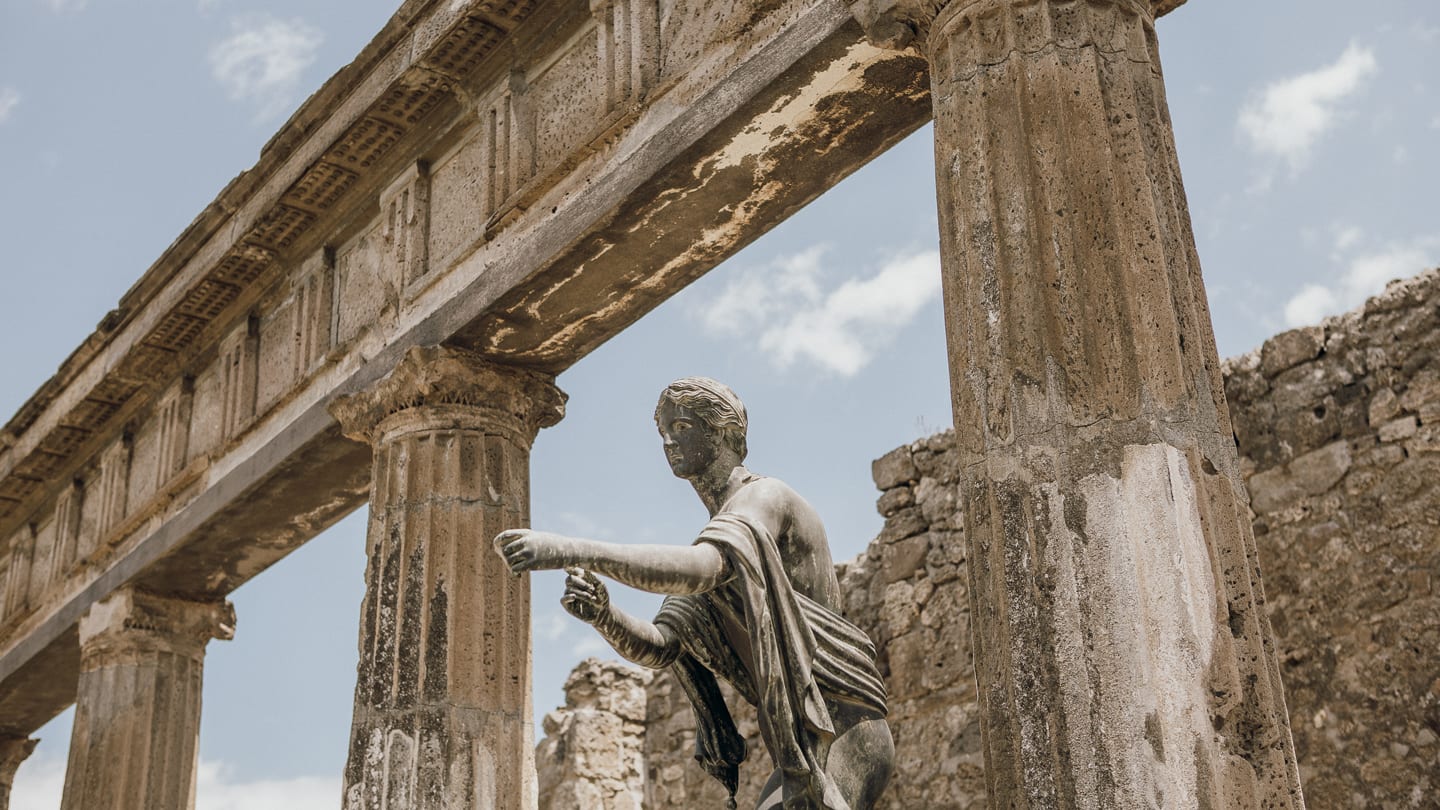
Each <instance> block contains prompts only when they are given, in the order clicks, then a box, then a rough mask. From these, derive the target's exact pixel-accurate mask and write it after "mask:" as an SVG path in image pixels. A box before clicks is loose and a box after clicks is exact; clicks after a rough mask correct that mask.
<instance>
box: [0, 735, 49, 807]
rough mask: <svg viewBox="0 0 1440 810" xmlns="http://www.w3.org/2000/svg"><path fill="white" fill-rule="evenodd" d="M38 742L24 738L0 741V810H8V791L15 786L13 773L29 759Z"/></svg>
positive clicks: (10, 738)
mask: <svg viewBox="0 0 1440 810" xmlns="http://www.w3.org/2000/svg"><path fill="white" fill-rule="evenodd" d="M38 742H40V741H39V740H34V739H28V738H26V737H9V738H6V739H0V810H9V807H10V789H11V788H12V787H14V786H15V772H16V771H18V770H20V763H22V762H24V761H25V760H26V759H27V758H29V756H30V754H31V752H33V751H34V750H35V744H36V743H38Z"/></svg>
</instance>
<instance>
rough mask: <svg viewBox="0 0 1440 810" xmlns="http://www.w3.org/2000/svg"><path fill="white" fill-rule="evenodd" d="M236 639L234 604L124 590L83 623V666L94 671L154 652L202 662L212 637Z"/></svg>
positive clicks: (93, 609)
mask: <svg viewBox="0 0 1440 810" xmlns="http://www.w3.org/2000/svg"><path fill="white" fill-rule="evenodd" d="M234 637H235V606H234V605H232V604H230V602H228V601H225V600H219V601H215V602H194V601H191V600H189V599H179V598H175V597H170V596H161V595H159V594H153V593H149V592H147V591H142V590H138V589H136V588H122V589H121V590H118V591H116V592H115V593H113V594H111V595H110V596H109V597H107V598H106V599H104V600H102V601H100V602H97V603H95V605H94V606H92V607H91V608H90V610H89V612H88V613H86V614H85V617H84V618H82V619H81V620H80V664H81V669H82V670H84V671H90V670H94V669H98V668H100V667H104V666H109V665H112V664H116V663H121V662H125V661H130V660H133V659H134V658H136V657H137V656H142V655H145V654H149V653H153V652H172V653H176V654H178V655H184V656H188V657H190V658H195V659H197V660H198V659H200V658H202V657H203V656H204V654H205V645H206V644H208V643H209V642H210V640H211V639H216V638H218V639H221V640H224V641H229V640H230V639H232V638H234Z"/></svg>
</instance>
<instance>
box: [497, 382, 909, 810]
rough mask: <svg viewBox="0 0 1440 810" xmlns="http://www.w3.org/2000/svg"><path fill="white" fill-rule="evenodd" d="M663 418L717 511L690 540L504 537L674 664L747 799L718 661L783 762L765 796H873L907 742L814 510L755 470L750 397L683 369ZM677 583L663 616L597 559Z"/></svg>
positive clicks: (647, 652) (671, 441)
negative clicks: (561, 572) (642, 608)
mask: <svg viewBox="0 0 1440 810" xmlns="http://www.w3.org/2000/svg"><path fill="white" fill-rule="evenodd" d="M655 422H656V425H657V427H659V429H660V436H661V438H662V440H663V442H664V448H665V457H666V458H667V459H668V460H669V462H670V469H671V470H672V471H673V472H674V473H675V475H676V476H678V477H680V478H684V479H686V480H688V481H689V482H690V483H691V485H692V486H694V488H695V493H696V494H697V495H699V496H700V500H701V501H702V502H703V503H704V504H705V508H706V509H707V510H709V512H710V515H711V519H710V522H709V523H708V524H706V526H705V528H704V529H703V530H702V531H701V532H700V536H699V538H698V539H697V540H696V541H695V542H694V544H693V545H690V546H686V547H675V546H642V545H629V544H615V543H602V542H599V541H595V540H585V539H580V538H573V537H565V536H562V535H557V534H551V533H548V532H540V531H532V530H528V529H516V530H512V531H507V532H502V533H501V534H500V535H499V536H497V537H496V538H495V547H496V550H497V551H498V552H499V553H500V554H501V556H503V557H504V558H505V561H506V563H507V564H508V565H509V566H510V569H511V570H512V571H515V572H516V573H519V572H521V571H535V570H542V569H559V568H564V569H567V571H568V572H569V576H568V577H567V579H566V583H565V595H564V597H563V598H562V600H561V602H562V604H563V605H564V606H565V609H566V610H568V611H569V612H570V613H571V614H573V615H574V616H576V617H577V618H579V619H581V620H583V621H585V622H588V623H589V624H591V625H593V626H594V627H595V629H596V630H598V631H599V632H600V634H601V635H602V636H603V637H604V638H605V639H606V640H607V641H609V642H610V644H611V645H612V646H613V647H614V648H615V649H616V651H618V652H619V653H620V654H621V655H623V656H624V657H625V658H627V659H629V660H631V661H633V662H635V663H637V664H640V665H641V666H645V667H649V668H651V669H661V668H667V667H668V668H669V669H670V670H671V672H672V673H674V675H675V676H676V678H677V680H678V681H679V682H680V684H681V686H682V687H683V688H684V689H685V691H686V693H687V694H688V695H689V697H690V700H691V702H692V704H693V705H694V708H695V717H696V735H695V737H696V739H695V746H696V754H695V758H696V759H697V760H699V761H700V764H701V765H702V766H703V767H704V768H705V769H706V770H707V771H708V772H709V773H710V774H711V775H713V776H714V777H715V778H717V779H719V780H720V781H721V782H723V783H724V784H725V786H726V788H727V789H728V790H729V791H730V801H729V806H730V807H731V808H734V807H735V789H736V785H737V783H738V779H739V776H738V774H739V764H740V762H741V761H742V760H743V759H744V758H745V742H744V740H743V739H742V738H741V737H740V736H739V734H738V733H737V732H736V730H735V724H734V722H733V720H732V719H731V717H730V713H729V710H728V709H727V708H726V706H725V703H724V700H723V699H722V698H721V695H720V691H719V688H718V686H717V684H716V680H715V676H716V675H718V676H720V677H722V678H724V679H725V680H726V681H728V682H729V683H730V684H731V685H732V686H734V687H735V690H736V692H738V693H739V694H740V695H741V696H742V697H744V698H745V699H746V700H748V701H749V702H750V703H752V704H754V705H755V706H756V707H757V710H758V714H759V720H760V733H761V737H762V738H763V739H764V741H765V746H766V748H768V749H769V751H770V755H771V758H772V759H773V760H774V762H775V765H776V770H775V772H774V773H773V774H771V776H770V780H769V781H768V782H767V783H766V785H765V788H764V789H763V790H762V791H761V799H760V803H759V805H758V806H757V808H758V810H768V809H769V808H781V807H783V808H785V809H786V810H799V809H800V808H804V809H805V810H867V809H868V808H871V807H873V806H874V805H875V802H876V800H877V799H878V797H879V795H880V792H881V791H882V790H883V789H884V787H885V784H886V782H888V781H889V778H890V771H891V768H892V766H893V761H894V756H895V750H894V744H893V742H892V740H891V737H890V728H889V726H888V725H887V724H886V722H885V714H886V708H885V685H884V683H883V682H882V681H881V679H880V675H879V672H878V671H877V670H876V667H875V647H874V645H873V644H872V643H871V642H870V640H869V638H867V637H866V636H865V633H864V632H863V631H862V630H860V629H859V628H857V627H855V626H854V625H853V624H851V623H850V622H848V621H846V620H845V619H844V618H842V617H841V616H840V601H841V600H840V584H839V582H838V581H837V580H836V578H835V568H834V566H833V565H832V563H831V560H830V546H829V543H828V542H827V541H826V539H825V529H824V527H823V526H822V525H821V522H820V517H819V515H817V514H816V513H815V510H814V509H813V508H811V506H810V505H809V504H808V503H806V502H805V500H804V499H803V498H801V497H800V496H799V495H798V494H796V493H795V491H794V490H792V489H791V488H790V487H788V486H786V485H785V484H784V483H783V482H781V481H778V480H776V479H774V478H766V477H764V476H760V475H756V474H755V473H752V472H750V471H749V470H747V469H746V468H745V466H744V464H743V463H742V462H743V461H744V459H745V454H746V440H745V433H746V427H747V424H748V421H747V416H746V413H745V406H744V405H743V404H742V403H741V402H740V399H739V397H737V396H736V395H735V392H733V391H731V390H730V388H729V387H727V386H725V385H723V384H721V383H719V382H716V381H714V380H711V379H708V378H705V377H686V378H684V379H681V380H677V381H675V382H673V383H671V384H670V385H669V386H668V387H667V388H666V389H665V390H664V392H662V393H661V395H660V403H659V405H658V406H657V407H656V409H655ZM597 573H598V574H603V575H604V576H607V577H609V578H611V579H614V580H616V581H617V582H622V583H624V584H626V585H630V586H632V587H635V588H640V589H642V590H645V591H650V592H651V593H659V594H667V595H668V596H667V598H666V599H665V602H664V603H663V604H662V606H661V608H660V612H659V613H658V614H657V615H656V617H655V619H654V621H653V622H647V621H645V620H643V619H639V618H636V617H634V616H630V615H628V614H626V613H625V612H623V611H621V610H620V609H618V608H616V607H614V606H613V605H611V604H610V600H609V595H608V594H607V592H606V590H605V586H604V585H603V584H602V583H601V581H600V579H599V577H597V576H596V574H597Z"/></svg>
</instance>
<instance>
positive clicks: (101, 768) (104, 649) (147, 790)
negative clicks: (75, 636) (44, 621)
mask: <svg viewBox="0 0 1440 810" xmlns="http://www.w3.org/2000/svg"><path fill="white" fill-rule="evenodd" d="M234 632H235V610H234V608H233V607H231V605H230V603H229V602H224V601H218V602H192V601H189V600H186V599H176V598H173V597H167V596H160V595H157V594H152V593H146V592H145V591H140V590H136V589H133V588H124V589H121V590H119V591H116V592H115V593H114V594H112V595H111V596H109V597H107V598H106V599H105V600H104V601H101V602H97V603H96V604H95V605H94V606H93V607H91V608H90V611H89V612H88V613H87V614H86V615H85V617H84V618H83V619H81V620H80V684H79V689H78V692H77V694H76V699H75V725H74V730H73V731H72V732H71V736H70V762H69V765H68V767H67V769H66V772H65V794H64V798H63V799H62V801H61V804H60V806H61V810H134V808H139V807H143V808H145V810H190V808H193V807H194V806H195V770H196V765H197V762H198V758H199V754H200V685H201V674H202V671H203V668H204V660H205V645H206V644H207V643H208V642H209V641H210V639H212V638H220V639H229V638H232V637H233V636H234Z"/></svg>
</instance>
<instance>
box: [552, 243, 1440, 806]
mask: <svg viewBox="0 0 1440 810" xmlns="http://www.w3.org/2000/svg"><path fill="white" fill-rule="evenodd" d="M1225 376H1226V395H1227V397H1228V398H1229V400H1230V409H1231V414H1232V417H1233V420H1234V425H1235V432H1236V441H1237V443H1238V446H1239V450H1240V454H1241V465H1242V469H1243V470H1244V473H1245V476H1246V478H1247V481H1248V484H1249V488H1250V492H1251V496H1252V505H1253V509H1254V512H1255V518H1254V521H1255V523H1254V526H1255V536H1256V543H1257V545H1258V547H1259V553H1260V562H1261V570H1262V571H1263V572H1264V576H1265V587H1266V592H1267V595H1268V597H1269V601H1268V606H1267V607H1268V610H1269V611H1270V615H1271V621H1272V623H1273V625H1274V629H1275V634H1276V637H1277V643H1278V645H1279V650H1278V653H1279V657H1280V661H1281V665H1282V667H1283V675H1284V678H1285V686H1286V693H1287V702H1288V704H1289V709H1290V717H1291V724H1292V728H1293V731H1294V736H1295V744H1296V750H1297V753H1298V755H1299V758H1300V769H1301V778H1302V781H1303V783H1304V788H1305V793H1306V800H1307V804H1308V805H1309V806H1310V807H1312V808H1386V809H1388V808H1397V809H1398V808H1435V807H1440V744H1437V742H1440V592H1437V587H1440V582H1437V579H1440V270H1436V271H1431V272H1428V273H1424V274H1421V275H1420V276H1417V277H1415V278H1413V279H1409V280H1406V281H1403V282H1396V283H1393V284H1392V285H1391V286H1390V287H1389V289H1387V290H1386V292H1385V293H1384V294H1383V295H1380V296H1378V297H1376V298H1373V299H1371V300H1370V301H1369V302H1368V303H1367V304H1366V305H1365V306H1364V307H1363V308H1361V309H1360V310H1357V311H1356V312H1353V313H1350V314H1348V315H1345V316H1342V317H1339V318H1334V319H1331V320H1328V321H1326V322H1325V323H1324V324H1322V325H1320V326H1314V327H1307V328H1305V329H1298V330H1294V331H1291V332H1286V333H1284V334H1281V335H1277V336H1276V337H1274V338H1272V339H1271V340H1269V341H1266V343H1265V345H1264V346H1262V347H1261V348H1260V349H1258V350H1256V351H1254V352H1251V353H1250V354H1247V355H1243V356H1241V357H1238V358H1233V359H1231V360H1229V361H1226V363H1225ZM951 440H952V437H951V434H950V433H949V432H946V433H941V434H939V435H936V436H932V437H930V438H928V439H923V440H921V441H917V442H915V443H913V444H911V445H908V446H906V447H901V448H899V449H897V450H895V451H893V452H891V453H889V454H887V455H885V456H884V457H883V458H881V459H879V460H878V461H876V462H875V464H874V465H873V468H872V473H873V475H874V478H875V484H876V486H877V487H878V488H879V489H880V490H881V493H882V494H881V495H880V498H879V501H878V502H877V508H878V509H879V510H880V513H881V514H882V515H883V516H884V517H885V526H884V528H883V529H882V530H881V532H880V535H879V536H878V537H877V538H876V539H875V541H874V542H873V543H871V545H870V547H869V548H868V549H867V550H866V552H865V553H864V554H862V555H860V556H859V557H858V558H856V559H855V560H853V561H851V562H849V563H843V564H841V565H840V566H838V573H839V574H840V578H841V586H842V590H843V591H844V593H845V599H846V602H845V613H846V616H847V617H848V618H849V619H850V620H851V621H854V622H855V623H856V624H857V625H859V626H860V627H861V628H863V629H864V630H865V631H866V632H867V633H869V634H870V636H871V638H873V639H874V640H875V642H876V645H877V647H878V649H879V652H880V661H879V663H880V667H881V672H882V674H883V675H884V676H885V678H886V683H887V685H888V687H889V690H890V712H891V714H890V720H891V725H892V729H893V731H894V734H895V744H896V770H895V777H894V779H893V780H892V782H891V786H890V788H889V789H888V790H887V792H886V795H885V798H884V800H883V801H882V803H881V807H882V808H885V810H898V809H899V808H921V807H923V808H983V807H985V806H986V804H985V784H984V772H983V768H984V762H983V754H982V751H981V744H980V717H979V713H978V705H979V704H978V701H977V699H976V695H975V676H974V668H973V665H972V662H971V651H970V624H969V619H970V608H969V594H968V593H967V587H968V578H967V572H966V570H965V556H966V554H965V543H964V538H963V536H962V534H961V527H960V524H959V522H958V515H957V509H958V504H957V501H956V498H957V490H956V486H955V483H956V474H955V466H954V457H953V454H952V452H951V450H950V447H951ZM646 691H647V695H646V701H647V705H646V714H645V727H644V730H643V732H642V733H643V738H644V739H643V751H644V763H645V764H644V769H645V770H644V772H645V805H644V806H645V807H646V808H647V810H660V808H682V807H683V808H699V807H723V806H724V792H723V790H721V789H720V787H719V785H718V783H715V782H714V781H713V780H711V779H710V778H709V777H708V776H706V775H705V774H704V773H703V772H702V771H701V770H700V768H699V767H698V766H696V765H695V763H694V762H693V760H692V759H691V757H692V754H693V748H694V721H693V719H692V717H691V716H690V709H689V707H688V705H687V704H686V702H685V697H684V695H683V694H682V693H681V692H680V690H679V689H678V688H677V687H676V686H675V684H674V683H673V682H672V681H671V680H670V679H669V678H668V677H666V676H663V675H661V676H658V677H656V678H655V679H654V680H652V681H651V682H650V683H649V686H648V687H647V690H646ZM730 702H731V705H732V707H735V713H736V715H737V722H738V724H739V727H740V729H741V731H742V732H744V733H746V735H747V738H748V740H749V742H750V746H751V759H750V760H749V761H748V762H747V763H746V766H745V767H744V768H742V771H741V790H740V793H739V806H740V807H752V806H754V802H755V798H756V797H757V796H758V792H759V788H760V785H761V783H762V782H763V781H764V780H765V779H766V778H767V777H768V776H769V773H770V763H769V761H768V759H767V758H766V755H765V753H764V747H763V745H761V744H760V742H759V740H758V736H757V733H756V732H757V729H756V725H755V721H754V714H753V711H752V710H751V709H750V707H748V706H743V705H742V706H738V707H737V706H736V704H737V702H739V701H735V700H733V699H732V700H731V701H730ZM542 747H543V746H542ZM544 779H545V776H544V775H543V774H542V782H543V781H544ZM747 802H748V803H747ZM590 806H592V807H595V808H609V807H618V806H619V805H602V804H595V805H590Z"/></svg>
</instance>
